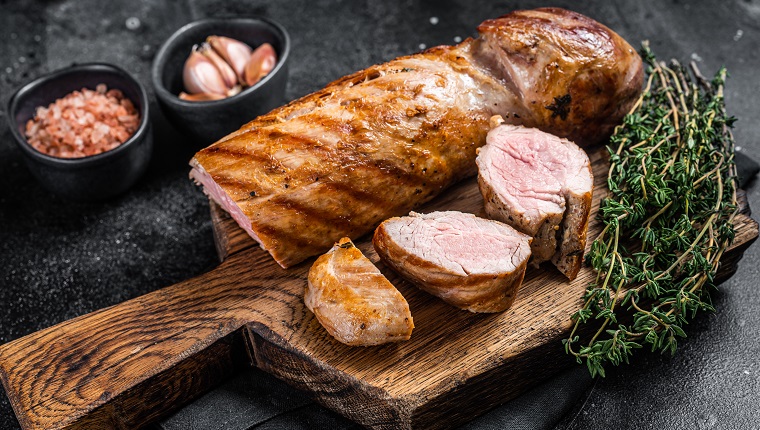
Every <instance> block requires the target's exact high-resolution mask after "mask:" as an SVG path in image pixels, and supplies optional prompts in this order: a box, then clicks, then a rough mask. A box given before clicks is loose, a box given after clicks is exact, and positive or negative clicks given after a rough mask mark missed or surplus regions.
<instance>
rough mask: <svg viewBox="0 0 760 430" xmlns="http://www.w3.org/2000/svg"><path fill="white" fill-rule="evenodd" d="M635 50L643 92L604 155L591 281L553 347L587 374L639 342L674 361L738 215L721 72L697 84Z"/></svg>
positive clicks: (705, 301) (703, 306)
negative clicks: (642, 70) (566, 332)
mask: <svg viewBox="0 0 760 430" xmlns="http://www.w3.org/2000/svg"><path fill="white" fill-rule="evenodd" d="M641 53H642V58H643V59H644V62H645V64H646V65H647V74H648V80H647V83H646V87H645V89H644V92H643V93H642V95H641V97H640V99H639V100H638V101H637V102H636V104H635V105H634V107H633V109H632V110H631V112H630V113H629V114H628V115H627V116H626V117H625V119H624V121H623V124H621V125H620V126H618V127H617V128H616V129H615V132H614V135H613V136H612V138H611V141H610V142H611V144H610V145H609V146H608V147H607V149H608V150H609V153H610V170H609V174H608V177H607V184H608V186H609V191H610V192H609V195H608V196H607V198H606V199H604V200H603V201H602V203H601V207H600V209H599V214H600V217H601V220H602V222H603V229H602V231H601V233H600V234H599V236H598V237H597V238H596V240H595V241H594V242H593V244H592V246H591V250H590V252H589V253H588V255H587V256H586V261H587V263H589V264H591V266H593V268H594V269H595V271H596V280H595V281H594V282H592V283H591V284H590V285H589V286H588V287H587V289H586V292H585V294H584V296H583V298H584V304H583V307H582V308H580V309H579V310H578V311H577V312H575V313H574V314H573V315H572V318H573V320H574V321H575V326H574V327H573V330H572V332H571V334H570V336H569V337H568V339H565V340H564V341H563V343H564V345H565V351H566V352H567V353H568V354H571V355H573V356H575V357H576V359H577V361H578V363H583V362H584V361H585V363H586V365H587V366H588V369H589V371H590V373H591V375H592V376H595V375H601V376H604V367H603V366H604V364H605V363H612V364H614V365H618V364H620V363H621V362H626V363H627V362H628V359H629V357H630V356H631V354H632V353H633V350H634V349H637V348H641V347H642V346H645V345H649V346H651V349H652V351H661V352H663V353H664V352H666V351H670V352H671V353H675V350H676V344H677V339H678V338H679V337H685V336H686V334H685V333H684V330H683V326H684V324H686V323H687V320H688V319H689V318H693V317H694V316H695V314H696V313H697V311H699V310H710V311H714V309H713V307H712V305H711V302H710V296H709V291H708V290H709V289H711V288H714V284H713V277H714V276H715V273H716V271H717V269H718V265H719V264H720V258H721V256H722V255H723V253H724V251H725V250H726V248H727V247H728V246H729V245H730V243H731V241H732V240H733V238H734V228H733V219H734V216H735V215H736V214H737V212H738V205H737V201H736V183H737V179H736V166H735V163H734V141H733V136H732V134H731V131H730V128H731V126H732V123H733V121H734V118H731V117H728V116H726V110H725V104H724V100H723V84H724V81H725V78H726V70H725V69H721V70H720V71H719V72H718V73H717V75H716V76H715V78H714V79H713V80H712V82H708V81H707V80H706V79H704V78H703V77H702V75H701V74H700V73H699V70H698V69H697V68H696V66H695V65H694V64H693V63H692V65H691V70H690V71H689V70H686V69H685V68H684V67H683V66H681V65H680V64H678V63H677V62H675V61H673V63H672V64H671V65H669V66H667V65H665V64H664V63H660V62H657V60H656V59H655V57H654V55H653V54H652V52H651V51H650V50H649V47H648V45H647V44H646V42H645V43H644V44H643V46H642V51H641ZM581 337H583V338H584V339H581Z"/></svg>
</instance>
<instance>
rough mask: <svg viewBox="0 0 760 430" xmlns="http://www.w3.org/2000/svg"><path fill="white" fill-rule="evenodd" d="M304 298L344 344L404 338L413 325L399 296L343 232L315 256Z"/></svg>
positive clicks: (407, 336)
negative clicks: (324, 250) (320, 254)
mask: <svg viewBox="0 0 760 430" xmlns="http://www.w3.org/2000/svg"><path fill="white" fill-rule="evenodd" d="M304 302H305V304H306V307H307V308H309V310H310V311H312V312H313V313H314V315H315V316H316V317H317V320H318V321H319V322H320V324H322V326H323V327H324V328H325V329H326V330H327V332H328V333H330V334H331V335H332V336H333V337H334V338H335V339H337V340H338V341H340V342H342V343H345V344H346V345H352V346H371V345H380V344H383V343H388V342H398V341H402V340H409V337H410V336H411V335H412V329H413V328H414V322H413V320H412V314H411V313H410V312H409V304H408V303H407V302H406V299H404V296H402V295H401V293H400V292H399V291H398V290H397V289H396V287H394V286H393V285H392V284H391V283H390V281H388V279H386V277H385V276H383V274H382V273H380V271H379V270H378V269H377V267H375V265H374V264H372V262H371V261H370V260H369V259H368V258H367V257H366V256H365V255H364V254H362V252H361V251H360V250H359V249H358V248H356V246H354V244H353V243H352V242H351V240H350V239H348V238H347V237H346V238H343V239H341V240H340V241H339V242H338V243H336V244H335V245H334V246H333V248H332V249H331V250H330V251H329V252H327V253H326V254H324V255H322V256H320V257H319V258H317V261H315V262H314V265H313V266H312V267H311V270H309V278H308V285H307V287H306V293H305V294H304Z"/></svg>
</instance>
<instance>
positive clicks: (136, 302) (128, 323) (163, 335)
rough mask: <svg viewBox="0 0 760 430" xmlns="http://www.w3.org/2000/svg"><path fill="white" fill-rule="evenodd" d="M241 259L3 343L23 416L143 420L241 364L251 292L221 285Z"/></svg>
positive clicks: (29, 425) (47, 423)
mask: <svg viewBox="0 0 760 430" xmlns="http://www.w3.org/2000/svg"><path fill="white" fill-rule="evenodd" d="M242 263H243V262H241V261H231V262H225V263H223V264H222V265H221V266H220V267H219V268H217V269H214V270H213V271H211V272H209V273H206V274H204V275H201V276H199V277H197V278H194V279H191V280H188V281H185V282H182V283H179V284H176V285H174V286H171V287H168V288H164V289H162V290H159V291H155V292H153V293H150V294H148V295H145V296H142V297H138V298H136V299H133V300H129V301H127V302H124V303H121V304H119V305H116V306H112V307H109V308H106V309H102V310H100V311H97V312H93V313H91V314H88V315H84V316H81V317H79V318H75V319H73V320H70V321H66V322H64V323H61V324H58V325H56V326H53V327H50V328H48V329H45V330H42V331H39V332H36V333H33V334H31V335H28V336H26V337H23V338H21V339H18V340H15V341H13V342H10V343H8V344H5V345H2V346H0V379H1V380H2V383H3V385H4V386H5V390H6V393H7V394H8V397H9V399H10V401H11V404H12V405H13V408H14V409H15V411H16V416H17V417H18V419H19V422H20V424H21V426H22V427H23V428H24V429H51V428H55V429H61V428H136V427H140V426H143V425H146V424H148V423H150V422H153V421H155V420H156V419H158V418H159V417H161V416H165V415H166V414H167V413H168V412H170V411H172V410H175V409H177V408H179V407H180V406H181V405H183V404H185V403H187V402H188V401H190V400H192V399H193V398H195V397H197V396H198V395H199V394H200V393H202V392H204V391H206V390H208V389H209V388H210V387H212V386H215V385H218V384H219V383H220V382H221V381H222V380H223V379H224V378H226V377H228V376H229V375H231V374H232V373H234V372H236V371H237V370H238V369H239V368H240V367H241V366H243V365H244V364H245V361H246V360H245V357H246V354H245V352H244V347H243V345H244V342H243V332H242V330H241V328H242V326H243V325H244V321H243V320H241V319H240V318H239V316H240V315H241V310H240V307H239V306H240V305H241V304H242V305H243V306H245V305H247V304H250V303H249V301H247V300H246V299H247V298H250V297H241V294H244V293H242V292H241V290H240V289H239V288H233V287H230V288H225V284H228V283H229V281H225V276H228V275H229V274H230V273H239V274H240V273H241V272H244V271H245V265H244V264H242ZM222 275H224V276H222ZM241 276H242V275H241ZM236 303H237V305H236ZM233 315H237V317H238V318H235V317H233ZM242 315H245V313H243V314H242Z"/></svg>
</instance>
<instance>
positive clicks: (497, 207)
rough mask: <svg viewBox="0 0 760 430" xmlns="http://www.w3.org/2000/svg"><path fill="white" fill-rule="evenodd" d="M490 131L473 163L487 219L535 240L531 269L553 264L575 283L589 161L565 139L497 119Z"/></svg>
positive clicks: (587, 198)
mask: <svg viewBox="0 0 760 430" xmlns="http://www.w3.org/2000/svg"><path fill="white" fill-rule="evenodd" d="M492 125H493V126H494V128H492V129H491V131H490V132H489V133H488V136H487V137H486V145H485V146H483V147H482V148H481V149H480V151H479V152H478V157H477V159H476V163H477V165H478V185H479V186H480V192H481V193H482V194H483V198H484V200H485V210H486V213H487V214H488V216H489V217H491V218H493V219H496V220H499V221H502V222H505V223H507V224H509V225H511V226H512V227H514V228H516V229H518V230H520V231H521V232H523V233H525V234H528V235H530V236H532V237H533V243H532V245H531V249H532V253H533V260H532V261H533V262H534V263H535V264H539V263H541V262H544V261H548V260H551V261H552V263H554V265H555V266H557V269H559V271H560V272H562V273H563V274H564V275H565V276H566V277H567V278H568V279H570V280H573V279H575V277H576V276H577V275H578V271H579V270H580V267H581V263H582V261H583V251H584V249H585V248H586V232H587V230H588V221H589V212H590V211H591V195H592V193H593V187H594V177H593V174H592V172H591V163H590V162H589V159H588V156H587V155H586V153H585V152H584V151H583V150H582V149H581V148H579V147H578V146H577V145H575V144H574V143H573V142H570V141H569V140H567V139H561V138H559V137H557V136H554V135H551V134H549V133H545V132H542V131H540V130H537V129H534V128H525V127H520V126H514V125H505V124H501V118H500V117H494V118H492Z"/></svg>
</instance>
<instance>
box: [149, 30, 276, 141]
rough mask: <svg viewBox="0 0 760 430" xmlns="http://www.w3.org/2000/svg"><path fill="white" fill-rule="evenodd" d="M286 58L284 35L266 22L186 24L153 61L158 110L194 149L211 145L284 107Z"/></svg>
mask: <svg viewBox="0 0 760 430" xmlns="http://www.w3.org/2000/svg"><path fill="white" fill-rule="evenodd" d="M289 52H290V38H289V36H288V34H287V32H286V31H285V29H284V28H283V27H282V26H281V25H279V24H277V23H274V22H272V21H270V20H267V19H263V18H232V19H204V20H201V21H196V22H193V23H190V24H187V25H185V26H184V27H182V28H180V29H179V30H177V31H176V32H175V33H174V34H173V35H172V36H171V37H169V39H168V40H167V41H166V42H165V43H164V44H163V45H162V46H161V49H159V51H158V53H157V54H156V58H155V59H154V61H153V69H152V73H151V78H152V80H153V87H154V89H155V91H156V97H157V99H158V102H159V106H160V107H161V110H162V111H163V112H164V114H165V115H166V117H167V118H168V119H169V121H170V122H171V123H172V124H173V125H174V126H175V127H176V128H177V129H179V130H180V131H182V132H184V133H185V134H187V135H188V137H190V138H192V139H193V140H194V141H195V142H196V143H198V144H201V145H204V146H205V145H208V144H211V143H213V142H215V141H216V140H218V139H220V138H222V137H224V136H225V135H227V134H229V133H231V132H233V131H235V130H237V129H238V128H240V126H242V125H243V124H245V123H247V122H249V121H251V120H252V119H254V118H255V117H257V116H259V115H262V114H264V113H267V112H269V111H270V110H272V109H273V108H275V107H277V106H279V105H280V104H281V103H282V102H283V99H284V95H285V85H286V83H287V75H288V56H289Z"/></svg>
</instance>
